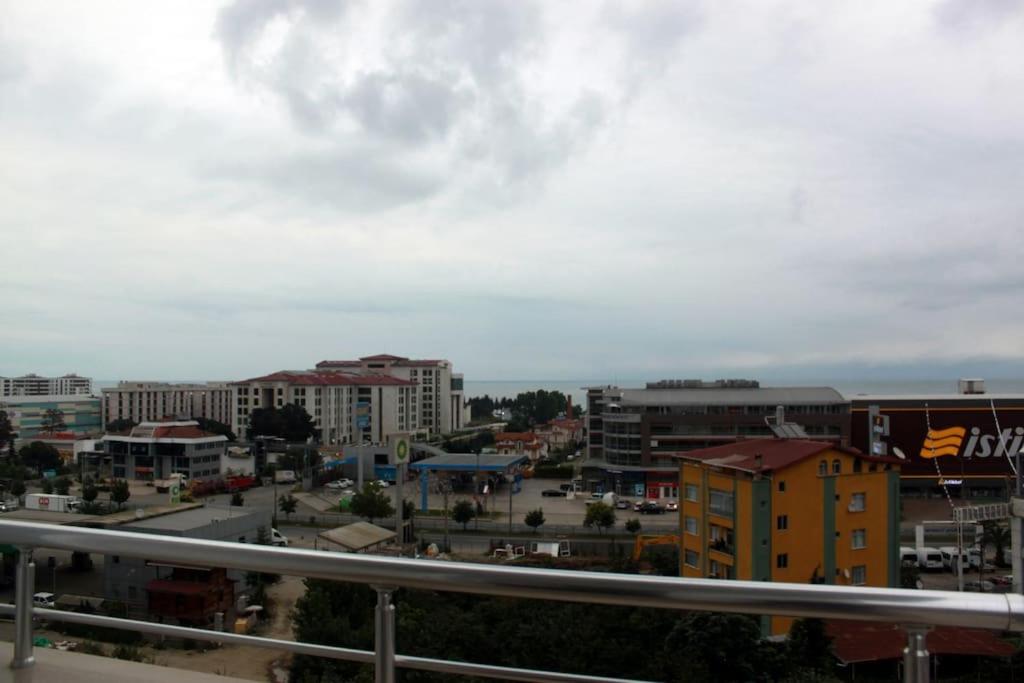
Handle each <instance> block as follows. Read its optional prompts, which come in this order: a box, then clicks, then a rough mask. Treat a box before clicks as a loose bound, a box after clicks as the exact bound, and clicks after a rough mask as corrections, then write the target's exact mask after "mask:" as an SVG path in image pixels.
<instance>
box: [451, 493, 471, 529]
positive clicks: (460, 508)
mask: <svg viewBox="0 0 1024 683" xmlns="http://www.w3.org/2000/svg"><path fill="white" fill-rule="evenodd" d="M474 517H476V510H475V509H474V508H473V504H472V503H471V502H469V501H468V500H460V501H459V502H457V503H455V505H454V506H453V507H452V519H453V520H455V522H456V523H458V524H461V525H462V530H463V531H465V530H466V526H467V525H468V524H469V523H470V522H471V521H472V520H473V518H474Z"/></svg>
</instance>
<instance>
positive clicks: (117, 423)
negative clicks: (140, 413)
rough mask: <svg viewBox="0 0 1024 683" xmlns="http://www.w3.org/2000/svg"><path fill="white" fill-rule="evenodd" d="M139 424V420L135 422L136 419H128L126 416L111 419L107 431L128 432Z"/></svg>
mask: <svg viewBox="0 0 1024 683" xmlns="http://www.w3.org/2000/svg"><path fill="white" fill-rule="evenodd" d="M137 424H138V422H135V421H134V420H128V419H125V418H121V419H119V420H111V421H110V422H108V423H107V426H106V431H107V432H110V433H114V432H128V431H131V429H132V428H133V427H135V426H136V425H137Z"/></svg>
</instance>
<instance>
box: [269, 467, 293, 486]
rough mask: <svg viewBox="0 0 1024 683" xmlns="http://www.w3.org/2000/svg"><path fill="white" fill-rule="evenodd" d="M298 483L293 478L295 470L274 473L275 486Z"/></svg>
mask: <svg viewBox="0 0 1024 683" xmlns="http://www.w3.org/2000/svg"><path fill="white" fill-rule="evenodd" d="M296 481H298V480H297V479H296V478H295V470H277V471H276V472H274V483H275V484H294V483H295V482H296Z"/></svg>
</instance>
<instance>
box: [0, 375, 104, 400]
mask: <svg viewBox="0 0 1024 683" xmlns="http://www.w3.org/2000/svg"><path fill="white" fill-rule="evenodd" d="M90 394H92V379H90V378H89V377H79V376H78V375H75V374H70V375H63V376H61V377H42V376H40V375H36V374H28V375H22V376H21V377H0V397H2V396H72V395H74V396H80V395H85V396H88V395H90Z"/></svg>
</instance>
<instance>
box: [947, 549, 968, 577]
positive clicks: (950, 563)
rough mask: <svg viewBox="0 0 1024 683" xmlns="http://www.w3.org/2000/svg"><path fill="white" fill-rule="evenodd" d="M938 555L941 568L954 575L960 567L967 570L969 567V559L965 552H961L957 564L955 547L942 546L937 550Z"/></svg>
mask: <svg viewBox="0 0 1024 683" xmlns="http://www.w3.org/2000/svg"><path fill="white" fill-rule="evenodd" d="M939 553H941V555H942V567H943V568H944V569H948V570H950V571H951V572H953V573H954V574H955V573H956V572H958V571H959V570H960V567H967V568H968V569H969V568H970V566H971V560H970V557H968V555H967V553H966V552H961V553H960V560H959V562H958V561H957V549H956V547H955V546H951V545H944V546H942V547H941V548H939Z"/></svg>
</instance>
